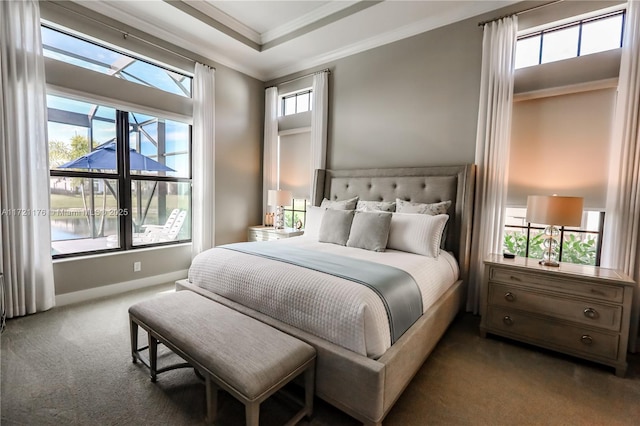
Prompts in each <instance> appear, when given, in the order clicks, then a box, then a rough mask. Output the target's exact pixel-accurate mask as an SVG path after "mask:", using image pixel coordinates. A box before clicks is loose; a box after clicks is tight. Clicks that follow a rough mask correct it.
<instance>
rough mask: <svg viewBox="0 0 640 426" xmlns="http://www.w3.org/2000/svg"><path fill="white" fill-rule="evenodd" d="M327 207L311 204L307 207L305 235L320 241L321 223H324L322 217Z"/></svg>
mask: <svg viewBox="0 0 640 426" xmlns="http://www.w3.org/2000/svg"><path fill="white" fill-rule="evenodd" d="M325 210H326V209H323V208H322V207H315V206H309V207H307V217H306V219H305V223H304V236H305V237H308V238H311V239H313V241H318V235H319V233H320V224H321V223H322V217H323V216H324V212H325Z"/></svg>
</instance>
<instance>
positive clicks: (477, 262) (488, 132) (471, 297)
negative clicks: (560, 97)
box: [467, 16, 518, 313]
mask: <svg viewBox="0 0 640 426" xmlns="http://www.w3.org/2000/svg"><path fill="white" fill-rule="evenodd" d="M517 32H518V20H517V17H516V16H511V17H506V18H503V19H500V20H497V21H493V22H490V23H488V24H485V26H484V36H483V40H482V73H481V80H480V105H479V112H478V131H477V134H476V161H475V162H476V166H477V176H476V194H475V206H474V207H475V209H474V220H473V237H472V246H471V259H472V261H471V271H470V274H469V293H468V299H467V310H468V311H472V312H474V313H478V312H479V308H480V294H481V290H482V278H483V274H484V264H483V260H484V259H485V257H486V256H487V254H489V253H501V252H502V237H503V228H504V216H505V207H506V202H507V184H508V176H507V174H508V170H509V140H510V135H511V111H512V106H513V74H514V60H515V49H516V41H517Z"/></svg>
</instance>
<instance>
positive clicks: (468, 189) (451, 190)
mask: <svg viewBox="0 0 640 426" xmlns="http://www.w3.org/2000/svg"><path fill="white" fill-rule="evenodd" d="M474 184H475V165H473V164H464V165H460V166H431V167H403V168H389V169H353V170H324V169H323V170H316V174H315V181H314V194H313V205H315V206H319V205H320V203H321V202H322V199H323V198H327V199H329V200H343V199H345V198H352V197H355V196H357V197H359V199H360V200H372V201H395V200H396V198H401V199H403V200H407V201H412V202H416V203H436V202H439V201H446V200H451V207H450V208H449V212H448V213H449V222H448V225H447V236H446V245H445V249H446V250H449V251H451V252H453V254H454V255H455V256H456V258H457V259H458V263H459V265H460V274H461V278H462V279H463V280H464V281H465V282H467V276H468V273H469V253H470V250H471V225H472V222H473V195H474Z"/></svg>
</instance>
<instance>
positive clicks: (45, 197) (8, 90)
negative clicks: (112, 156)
mask: <svg viewBox="0 0 640 426" xmlns="http://www.w3.org/2000/svg"><path fill="white" fill-rule="evenodd" d="M0 49H1V50H0V73H1V74H0V137H1V138H2V140H1V141H0V211H1V212H2V214H1V215H0V237H1V241H2V245H1V248H0V258H1V259H2V264H1V268H2V269H1V271H2V272H3V273H4V283H5V293H6V294H5V295H6V309H7V317H8V318H12V317H16V316H22V315H26V314H32V313H35V312H39V311H43V310H47V309H49V308H51V307H52V306H53V305H54V302H55V291H54V283H53V265H52V262H51V225H50V223H49V215H48V212H49V150H48V141H47V102H46V86H45V75H44V59H43V56H42V40H41V37H40V9H39V6H38V2H37V1H5V2H0Z"/></svg>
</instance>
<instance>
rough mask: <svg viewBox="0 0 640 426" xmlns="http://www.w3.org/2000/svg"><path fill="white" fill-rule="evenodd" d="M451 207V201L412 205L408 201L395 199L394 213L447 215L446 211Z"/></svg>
mask: <svg viewBox="0 0 640 426" xmlns="http://www.w3.org/2000/svg"><path fill="white" fill-rule="evenodd" d="M449 207H451V201H441V202H439V203H431V204H424V203H412V202H410V201H405V200H401V199H400V198H396V213H420V214H430V215H431V216H435V215H437V214H447V210H449Z"/></svg>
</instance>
